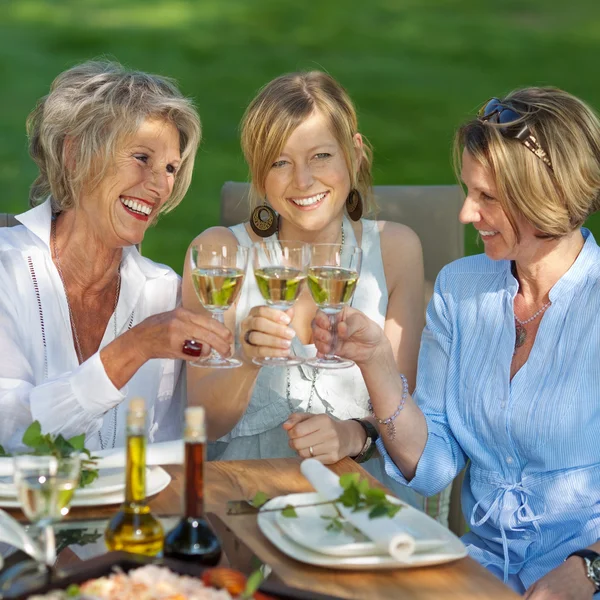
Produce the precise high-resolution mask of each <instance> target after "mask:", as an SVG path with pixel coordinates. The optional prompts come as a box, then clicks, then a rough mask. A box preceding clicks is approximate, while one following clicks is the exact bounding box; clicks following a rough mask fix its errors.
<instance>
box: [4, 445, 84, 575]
mask: <svg viewBox="0 0 600 600" xmlns="http://www.w3.org/2000/svg"><path fill="white" fill-rule="evenodd" d="M14 467H15V474H14V480H15V486H16V488H17V494H18V497H19V501H20V502H21V507H22V509H23V512H24V513H25V516H26V517H27V518H28V519H29V520H30V521H31V522H32V523H33V524H34V525H36V526H37V527H38V528H39V529H40V530H41V531H43V533H44V543H45V556H46V564H47V565H48V566H52V565H53V564H54V563H55V561H56V542H55V539H54V529H53V528H52V525H53V524H54V523H56V522H57V521H60V519H61V518H62V517H64V516H65V515H67V514H68V512H69V505H70V503H71V499H72V498H73V494H74V493H75V490H76V489H77V487H78V486H79V474H80V458H79V453H76V454H72V455H71V456H68V457H65V458H56V457H55V456H31V455H22V456H16V457H15V458H14Z"/></svg>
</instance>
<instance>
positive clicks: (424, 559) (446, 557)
mask: <svg viewBox="0 0 600 600" xmlns="http://www.w3.org/2000/svg"><path fill="white" fill-rule="evenodd" d="M320 500H321V498H320V496H319V495H318V494H316V493H311V494H290V495H289V496H279V497H277V498H273V499H272V500H270V501H269V502H267V503H266V504H265V505H264V507H263V508H283V507H284V506H285V505H286V504H307V503H308V502H318V501H320ZM303 510H304V509H303ZM401 513H404V518H406V519H407V520H408V521H410V523H411V529H412V530H413V531H415V532H418V534H417V535H418V537H419V539H423V540H425V539H429V540H433V539H435V540H436V541H439V542H440V543H439V544H436V547H435V548H432V549H431V550H430V551H422V552H415V553H414V554H413V555H411V556H410V557H409V558H408V559H407V560H406V561H404V562H400V561H397V560H395V559H393V558H392V557H391V556H389V555H373V554H371V555H361V556H331V555H328V554H323V553H322V552H318V551H316V550H311V549H309V548H307V547H306V546H305V545H304V543H303V544H299V543H297V542H296V541H294V540H293V539H292V538H291V537H289V536H288V535H286V533H284V531H283V530H282V529H281V527H280V526H279V522H280V520H282V519H284V518H285V517H277V516H276V515H278V512H276V511H275V512H265V511H263V510H261V512H259V513H258V527H259V529H260V530H261V531H262V532H263V533H264V535H265V536H266V537H267V539H268V540H269V541H270V542H271V543H272V544H273V545H274V546H275V547H276V548H278V549H279V550H281V552H283V553H284V554H287V555H288V556H289V557H291V558H293V559H295V560H298V561H300V562H304V563H307V564H310V565H316V566H319V567H330V568H336V569H350V570H356V569H405V568H409V567H424V566H427V565H438V564H441V563H445V562H450V561H453V560H458V559H459V558H463V557H465V556H466V555H467V549H466V548H465V546H464V544H463V543H462V542H461V541H460V540H459V539H458V538H457V537H456V536H455V535H454V534H453V533H452V532H451V531H449V530H448V529H446V528H445V527H443V526H442V525H440V524H439V523H438V522H437V521H434V520H433V519H432V518H431V517H429V516H428V515H426V514H425V513H422V512H420V511H418V510H416V509H415V508H412V507H411V506H407V507H406V508H404V509H402V510H401V511H400V512H399V513H398V515H400V514H401ZM289 520H290V521H299V520H300V519H289ZM319 520H320V521H321V522H322V523H323V525H322V528H323V530H325V527H326V526H327V524H326V523H325V521H323V520H322V519H319ZM431 532H435V535H434V536H432V535H431ZM311 543H312V542H311Z"/></svg>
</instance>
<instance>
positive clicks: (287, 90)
mask: <svg viewBox="0 0 600 600" xmlns="http://www.w3.org/2000/svg"><path fill="white" fill-rule="evenodd" d="M315 111H319V112H321V113H322V114H323V115H324V116H325V118H326V119H327V120H328V122H329V127H330V129H331V133H332V134H333V136H334V137H335V139H336V141H337V143H338V144H339V145H340V148H341V150H342V152H343V154H344V158H345V160H346V165H347V167H348V172H349V173H350V181H351V187H352V188H354V189H356V190H358V191H359V192H360V195H361V197H362V200H363V210H364V213H365V214H371V213H374V212H375V211H376V209H377V206H376V204H375V199H374V197H373V189H372V175H371V162H372V151H371V148H370V146H369V144H368V142H367V141H366V140H364V143H363V146H362V157H361V160H360V165H359V166H358V171H357V168H356V167H357V158H356V146H355V144H354V135H355V134H356V133H358V119H357V117H356V109H355V108H354V105H353V104H352V100H350V97H349V96H348V94H347V93H346V91H345V90H344V88H343V87H342V86H341V85H340V84H339V83H338V82H337V81H336V80H335V79H333V77H331V76H330V75H327V74H326V73H322V72H321V71H310V72H308V73H288V74H286V75H281V76H280V77H277V78H276V79H274V80H273V81H271V82H269V83H267V85H265V86H264V87H263V88H262V89H261V90H260V91H259V92H258V95H257V96H256V98H254V100H252V102H251V103H250V106H248V108H247V110H246V112H245V114H244V117H243V119H242V125H241V130H242V135H241V138H242V139H241V143H242V150H243V152H244V157H245V158H246V162H247V163H248V166H249V168H250V175H251V179H252V190H251V207H254V206H256V204H257V202H258V200H259V198H261V197H264V195H265V181H266V179H267V175H268V173H269V170H270V168H271V165H272V164H273V162H274V161H275V160H276V159H277V157H278V156H279V155H280V154H281V152H282V150H283V148H284V146H285V144H286V142H287V140H288V138H289V137H290V135H291V134H292V132H293V131H294V129H296V127H298V125H300V124H301V123H302V122H303V121H304V120H305V119H307V118H308V117H310V116H311V115H312V114H313V113H314V112H315Z"/></svg>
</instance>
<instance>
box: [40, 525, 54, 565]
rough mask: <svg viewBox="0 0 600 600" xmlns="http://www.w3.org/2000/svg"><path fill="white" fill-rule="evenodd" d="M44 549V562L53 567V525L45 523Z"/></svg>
mask: <svg viewBox="0 0 600 600" xmlns="http://www.w3.org/2000/svg"><path fill="white" fill-rule="evenodd" d="M43 535H44V549H45V554H46V564H47V565H48V566H49V567H53V566H54V563H55V562H56V538H55V537H54V527H52V525H46V526H45V527H44V529H43Z"/></svg>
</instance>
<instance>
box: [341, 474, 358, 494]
mask: <svg viewBox="0 0 600 600" xmlns="http://www.w3.org/2000/svg"><path fill="white" fill-rule="evenodd" d="M359 481H360V474H359V473H344V474H343V475H341V476H340V485H341V486H342V487H343V488H344V489H345V490H347V489H348V488H349V487H351V486H356V485H358V483H359Z"/></svg>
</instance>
